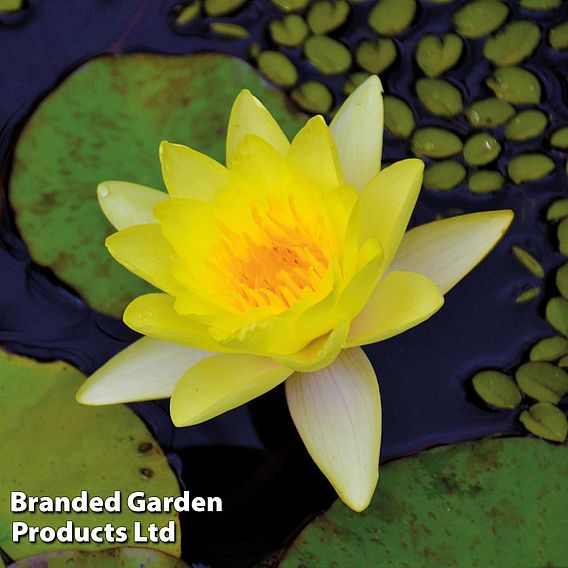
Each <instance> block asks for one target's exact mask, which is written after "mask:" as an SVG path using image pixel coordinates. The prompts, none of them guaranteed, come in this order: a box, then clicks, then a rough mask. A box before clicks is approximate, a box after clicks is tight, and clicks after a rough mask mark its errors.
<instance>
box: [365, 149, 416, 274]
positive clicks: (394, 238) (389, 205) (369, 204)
mask: <svg viewBox="0 0 568 568" xmlns="http://www.w3.org/2000/svg"><path fill="white" fill-rule="evenodd" d="M423 171H424V163H423V162H422V160H417V159H415V158H412V159H409V160H401V161H400V162H395V163H394V164H392V165H391V166H389V167H388V168H385V169H384V170H382V171H381V172H380V173H379V174H378V175H377V176H375V177H374V178H373V179H372V181H371V182H370V183H369V184H368V185H367V187H365V189H364V190H363V191H362V193H361V212H360V215H361V217H360V219H361V234H360V239H361V242H365V241H366V240H367V239H369V238H373V239H376V240H377V241H378V242H380V243H381V245H382V246H383V253H384V261H385V267H386V266H388V265H389V263H390V262H391V260H392V259H393V257H394V255H395V253H396V250H397V249H398V246H399V245H400V242H401V240H402V237H403V235H404V231H406V227H407V225H408V222H409V221H410V216H411V215H412V211H413V210H414V206H415V205H416V200H417V199H418V194H419V193H420V187H421V186H422V173H423Z"/></svg>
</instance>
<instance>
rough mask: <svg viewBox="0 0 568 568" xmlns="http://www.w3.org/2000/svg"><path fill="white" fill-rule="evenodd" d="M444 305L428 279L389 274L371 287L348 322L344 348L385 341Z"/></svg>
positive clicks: (438, 291)
mask: <svg viewBox="0 0 568 568" xmlns="http://www.w3.org/2000/svg"><path fill="white" fill-rule="evenodd" d="M443 304H444V296H443V295H442V293H441V292H440V290H439V288H438V287H437V286H436V284H434V283H433V282H432V281H431V280H428V278H426V277H425V276H422V275H421V274H415V273H413V272H391V273H389V274H387V275H386V276H385V277H384V278H383V279H382V280H381V281H380V282H379V283H378V284H377V286H376V287H375V289H374V290H373V293H372V294H371V297H370V298H369V301H368V302H367V304H366V305H365V307H364V308H363V309H362V310H361V312H360V313H359V315H358V316H357V317H356V318H355V319H354V320H353V321H352V322H351V329H350V330H349V336H348V338H347V341H346V347H353V346H356V345H367V344H368V343H375V342H376V341H382V340H383V339H388V338H389V337H393V336H395V335H398V334H399V333H402V332H403V331H406V330H407V329H410V328H412V327H414V326H416V325H418V324H419V323H422V322H423V321H425V320H427V319H428V318H429V317H430V316H432V315H433V314H435V313H436V312H437V311H438V310H439V309H440V308H441V307H442V305H443Z"/></svg>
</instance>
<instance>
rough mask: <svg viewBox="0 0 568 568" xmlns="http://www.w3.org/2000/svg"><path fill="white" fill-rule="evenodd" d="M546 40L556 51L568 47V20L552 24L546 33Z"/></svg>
mask: <svg viewBox="0 0 568 568" xmlns="http://www.w3.org/2000/svg"><path fill="white" fill-rule="evenodd" d="M548 41H549V42H550V45H551V46H552V47H553V48H554V49H556V50H558V51H560V50H561V49H566V48H568V21H566V22H564V23H562V24H558V25H557V26H554V27H553V28H552V29H551V30H550V34H549V35H548Z"/></svg>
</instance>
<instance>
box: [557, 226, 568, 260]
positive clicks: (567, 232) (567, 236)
mask: <svg viewBox="0 0 568 568" xmlns="http://www.w3.org/2000/svg"><path fill="white" fill-rule="evenodd" d="M557 234H558V243H559V248H560V252H561V253H562V254H563V255H564V256H568V219H563V220H562V221H561V222H560V225H558V233H557Z"/></svg>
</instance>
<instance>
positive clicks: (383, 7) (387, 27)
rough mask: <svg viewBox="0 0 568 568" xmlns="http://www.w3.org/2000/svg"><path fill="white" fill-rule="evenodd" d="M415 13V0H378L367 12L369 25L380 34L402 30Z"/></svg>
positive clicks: (390, 34) (388, 34) (395, 32)
mask: <svg viewBox="0 0 568 568" xmlns="http://www.w3.org/2000/svg"><path fill="white" fill-rule="evenodd" d="M415 13H416V0H378V2H377V3H376V4H375V7H374V8H373V9H372V10H371V13H370V14H369V25H370V26H371V27H372V28H373V29H374V30H375V31H377V32H379V33H380V34H381V35H386V36H392V35H395V34H398V33H400V32H402V31H404V30H405V29H406V28H408V26H409V25H410V23H411V22H412V20H413V19H414V14H415Z"/></svg>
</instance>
